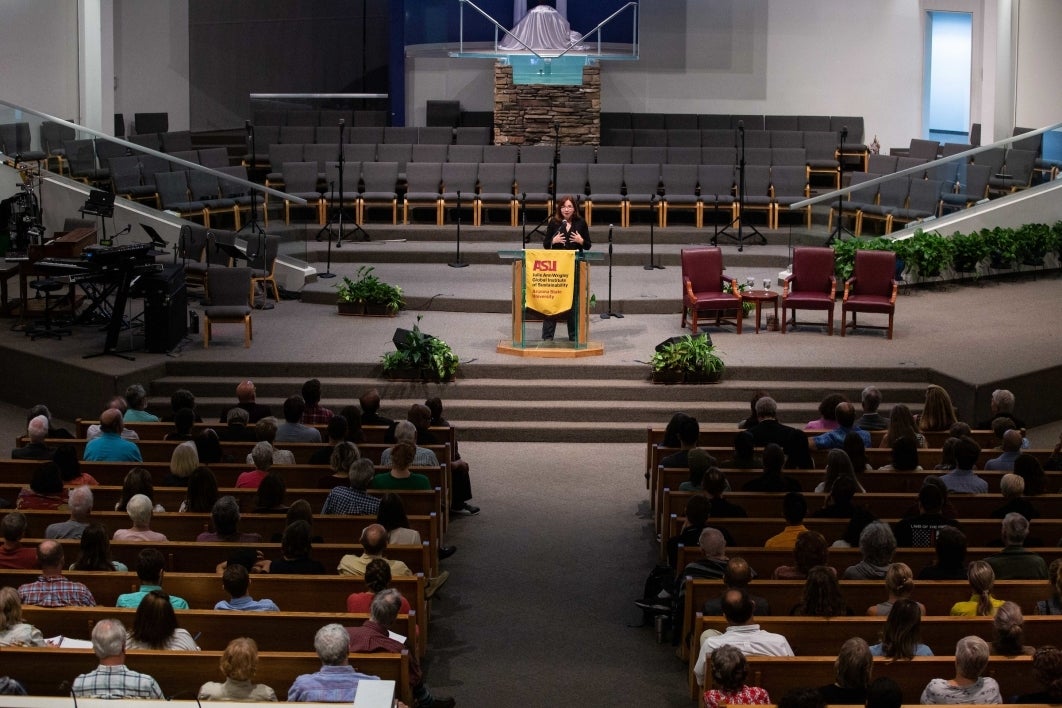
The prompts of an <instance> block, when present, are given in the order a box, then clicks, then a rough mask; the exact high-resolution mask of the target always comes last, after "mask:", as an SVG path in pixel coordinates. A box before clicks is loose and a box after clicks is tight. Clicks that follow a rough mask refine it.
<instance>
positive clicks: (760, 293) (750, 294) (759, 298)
mask: <svg viewBox="0 0 1062 708" xmlns="http://www.w3.org/2000/svg"><path fill="white" fill-rule="evenodd" d="M741 301H742V302H751V303H754V304H755V305H756V334H759V333H760V308H762V307H763V303H765V302H770V303H773V304H774V318H775V319H776V320H777V319H778V293H777V292H775V291H774V290H746V291H745V292H743V293H741Z"/></svg>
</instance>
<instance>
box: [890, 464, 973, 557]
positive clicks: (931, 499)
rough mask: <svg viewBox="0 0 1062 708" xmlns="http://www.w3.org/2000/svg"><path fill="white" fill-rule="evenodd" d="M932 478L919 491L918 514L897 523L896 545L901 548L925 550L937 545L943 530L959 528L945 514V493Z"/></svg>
mask: <svg viewBox="0 0 1062 708" xmlns="http://www.w3.org/2000/svg"><path fill="white" fill-rule="evenodd" d="M930 479H935V478H934V477H930V478H928V479H927V480H926V483H925V484H923V485H922V488H921V489H920V490H918V514H917V515H915V516H907V517H906V518H903V519H900V520H899V521H897V522H896V525H895V527H894V529H893V531H894V533H895V536H896V545H897V546H899V547H900V548H911V547H918V548H925V547H927V546H932V545H933V544H934V543H935V539H936V537H937V536H938V535H939V534H940V532H941V530H943V529H946V528H958V522H956V521H955V519H954V518H949V517H948V516H947V515H946V514H944V513H943V510H944V491H942V486H943V485H941V484H940V483H939V482H929V480H930Z"/></svg>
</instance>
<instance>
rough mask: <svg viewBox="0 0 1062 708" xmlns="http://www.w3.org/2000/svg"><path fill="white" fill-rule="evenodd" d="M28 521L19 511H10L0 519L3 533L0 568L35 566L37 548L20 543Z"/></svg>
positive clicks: (28, 567) (15, 568)
mask: <svg viewBox="0 0 1062 708" xmlns="http://www.w3.org/2000/svg"><path fill="white" fill-rule="evenodd" d="M28 523H29V522H28V521H27V520H26V515H25V514H23V513H22V512H21V511H10V512H8V513H7V514H5V515H4V518H3V520H2V521H0V529H2V530H3V534H4V543H3V545H2V546H0V568H9V569H12V570H20V569H21V570H29V569H32V568H36V567H37V550H36V549H35V548H33V547H32V546H24V545H22V538H23V537H24V536H25V535H26V526H27V525H28Z"/></svg>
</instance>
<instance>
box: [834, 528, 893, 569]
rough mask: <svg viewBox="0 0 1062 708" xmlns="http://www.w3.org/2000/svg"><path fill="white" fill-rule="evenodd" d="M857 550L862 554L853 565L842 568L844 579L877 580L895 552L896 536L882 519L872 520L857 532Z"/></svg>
mask: <svg viewBox="0 0 1062 708" xmlns="http://www.w3.org/2000/svg"><path fill="white" fill-rule="evenodd" d="M859 551H860V554H861V555H862V556H863V558H862V560H860V561H859V562H858V563H856V564H855V565H850V566H848V567H847V568H845V569H844V578H845V579H846V580H877V579H879V578H884V577H885V571H887V570H888V567H889V564H890V563H892V554H893V553H895V552H896V537H895V536H893V535H892V529H890V528H889V525H888V524H886V523H885V522H884V521H874V522H872V523H870V524H867V527H866V528H864V529H863V531H862V532H861V533H860V534H859Z"/></svg>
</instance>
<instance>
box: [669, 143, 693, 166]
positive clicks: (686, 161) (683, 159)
mask: <svg viewBox="0 0 1062 708" xmlns="http://www.w3.org/2000/svg"><path fill="white" fill-rule="evenodd" d="M667 163H668V164H669V165H699V164H700V163H701V148H699V147H669V148H668V149H667Z"/></svg>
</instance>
